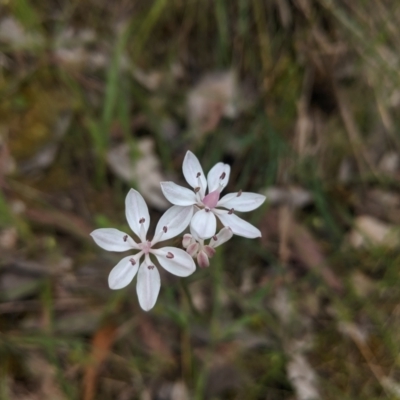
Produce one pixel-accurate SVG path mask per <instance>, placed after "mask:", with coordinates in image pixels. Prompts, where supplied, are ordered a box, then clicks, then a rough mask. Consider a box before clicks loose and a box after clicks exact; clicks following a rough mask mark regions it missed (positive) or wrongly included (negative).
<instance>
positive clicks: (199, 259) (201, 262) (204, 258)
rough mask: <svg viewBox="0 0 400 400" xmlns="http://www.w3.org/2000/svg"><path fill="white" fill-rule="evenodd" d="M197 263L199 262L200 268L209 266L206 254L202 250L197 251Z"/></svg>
mask: <svg viewBox="0 0 400 400" xmlns="http://www.w3.org/2000/svg"><path fill="white" fill-rule="evenodd" d="M197 264H199V267H200V268H207V267H209V266H210V261H209V259H208V257H207V254H206V253H205V252H204V251H203V250H201V251H199V254H198V255H197Z"/></svg>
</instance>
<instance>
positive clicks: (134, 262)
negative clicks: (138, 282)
mask: <svg viewBox="0 0 400 400" xmlns="http://www.w3.org/2000/svg"><path fill="white" fill-rule="evenodd" d="M138 268H139V260H138V259H137V258H136V257H135V256H128V257H125V258H123V259H122V260H121V261H120V262H119V263H118V264H117V265H116V266H115V267H114V268H113V269H112V270H111V272H110V275H108V286H109V287H110V289H113V290H117V289H122V288H124V287H125V286H128V285H129V284H130V283H131V282H132V279H133V278H134V277H135V275H136V273H137V271H138Z"/></svg>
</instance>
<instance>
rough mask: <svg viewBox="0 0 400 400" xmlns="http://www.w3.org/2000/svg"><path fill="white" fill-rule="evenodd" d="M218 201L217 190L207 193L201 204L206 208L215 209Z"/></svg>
mask: <svg viewBox="0 0 400 400" xmlns="http://www.w3.org/2000/svg"><path fill="white" fill-rule="evenodd" d="M218 200H219V190H218V189H217V190H214V191H213V192H211V193H208V195H207V196H205V197H204V199H203V204H204V205H205V206H206V207H208V208H215V206H216V205H217V203H218Z"/></svg>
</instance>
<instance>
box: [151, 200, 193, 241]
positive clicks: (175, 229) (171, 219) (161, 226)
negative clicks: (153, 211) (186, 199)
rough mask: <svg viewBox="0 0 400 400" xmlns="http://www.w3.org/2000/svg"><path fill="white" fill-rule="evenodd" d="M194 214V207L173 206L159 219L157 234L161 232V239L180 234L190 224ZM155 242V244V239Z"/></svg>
mask: <svg viewBox="0 0 400 400" xmlns="http://www.w3.org/2000/svg"><path fill="white" fill-rule="evenodd" d="M192 215H193V207H191V206H188V207H182V206H172V207H171V208H169V209H168V210H167V211H165V213H164V214H163V215H162V217H161V218H160V220H159V221H158V224H157V227H156V236H158V234H159V233H160V234H161V236H160V239H159V240H167V239H171V238H173V237H174V236H176V235H179V234H180V233H181V232H182V231H183V230H184V229H185V228H186V227H187V226H188V225H189V223H190V220H191V219H192ZM157 242H158V241H157ZM153 244H155V242H154V240H153Z"/></svg>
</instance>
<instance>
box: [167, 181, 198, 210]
mask: <svg viewBox="0 0 400 400" xmlns="http://www.w3.org/2000/svg"><path fill="white" fill-rule="evenodd" d="M160 185H161V190H162V192H163V194H164V196H165V198H166V199H167V200H168V201H169V202H170V203H172V204H175V205H177V206H192V205H193V204H196V202H197V200H196V195H195V194H194V192H193V191H191V190H190V189H187V188H184V187H182V186H179V185H177V184H176V183H174V182H161V183H160Z"/></svg>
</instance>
